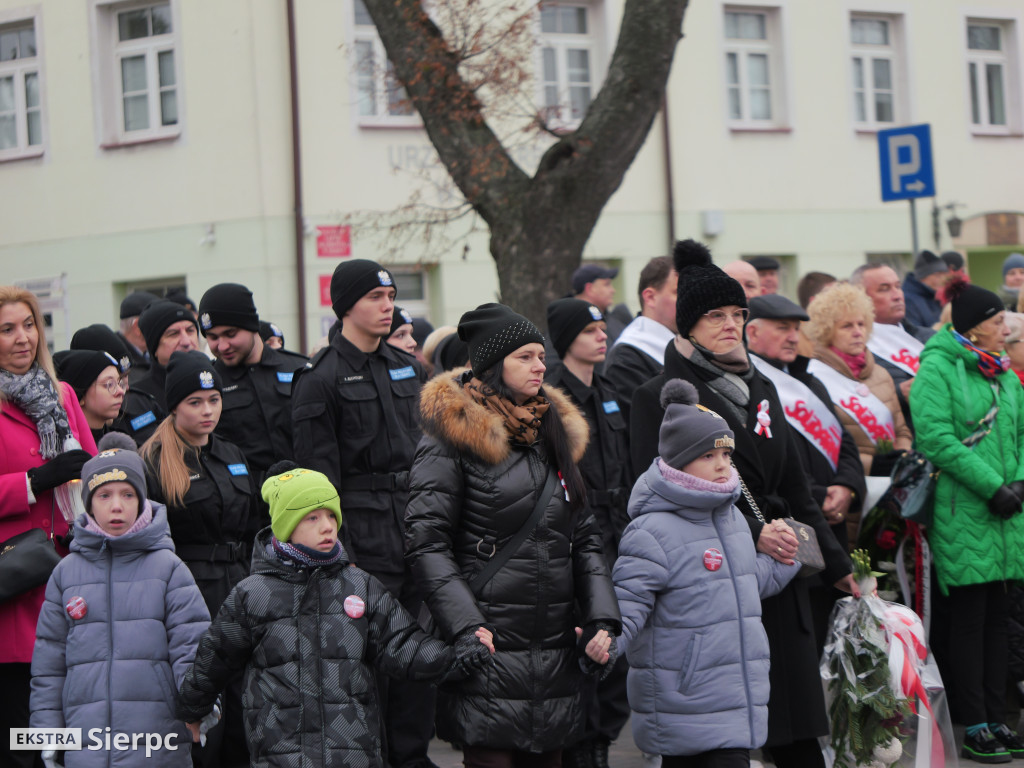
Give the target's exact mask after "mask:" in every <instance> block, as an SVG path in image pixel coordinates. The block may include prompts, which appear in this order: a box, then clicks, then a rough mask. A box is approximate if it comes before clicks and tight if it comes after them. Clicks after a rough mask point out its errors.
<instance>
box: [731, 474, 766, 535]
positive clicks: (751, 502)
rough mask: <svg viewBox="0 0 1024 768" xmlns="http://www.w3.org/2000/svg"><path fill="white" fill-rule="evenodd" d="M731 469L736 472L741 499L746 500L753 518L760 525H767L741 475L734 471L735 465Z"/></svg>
mask: <svg viewBox="0 0 1024 768" xmlns="http://www.w3.org/2000/svg"><path fill="white" fill-rule="evenodd" d="M730 463H732V462H730ZM732 468H733V469H735V470H736V477H738V478H739V479H740V488H741V489H742V490H743V498H744V499H746V500H747V504H749V505H750V509H751V510H752V511H753V513H754V517H756V518H757V521H758V522H759V523H761V525H768V522H767V521H766V520H765V519H764V515H762V514H761V508H760V507H759V506H757V502H756V501H754V496H753V494H751V493H750V489H749V488H747V484H746V483H745V482H743V475H741V474H740V471H739V470H738V469H736V465H735V464H733V465H732Z"/></svg>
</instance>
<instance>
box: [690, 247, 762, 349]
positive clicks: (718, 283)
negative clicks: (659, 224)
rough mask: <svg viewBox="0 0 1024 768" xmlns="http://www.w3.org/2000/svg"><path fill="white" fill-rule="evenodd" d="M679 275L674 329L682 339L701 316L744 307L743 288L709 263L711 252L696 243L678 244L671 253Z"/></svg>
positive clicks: (745, 303) (744, 296) (745, 302)
mask: <svg viewBox="0 0 1024 768" xmlns="http://www.w3.org/2000/svg"><path fill="white" fill-rule="evenodd" d="M672 263H673V265H674V266H675V268H676V272H677V273H679V290H678V292H677V294H676V328H677V329H678V331H679V335H680V336H683V337H684V338H685V337H687V336H689V335H690V329H691V328H693V326H695V325H696V324H697V321H698V320H700V316H701V315H703V314H704V313H705V312H710V311H711V310H713V309H719V308H721V307H728V306H733V305H735V306H737V307H746V306H747V295H746V294H745V293H744V292H743V286H741V285H740V284H739V283H738V282H736V281H735V280H733V279H732V278H731V277H729V276H728V275H727V274H725V272H723V271H722V270H721V269H720V268H719V267H716V266H715V265H714V264H713V263H712V262H711V251H709V250H708V248H707V246H706V245H704V244H703V243H698V242H697V241H696V240H680V241H679V242H677V243H676V246H675V248H674V249H673V250H672Z"/></svg>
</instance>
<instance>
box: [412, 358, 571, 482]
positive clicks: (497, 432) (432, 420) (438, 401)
mask: <svg viewBox="0 0 1024 768" xmlns="http://www.w3.org/2000/svg"><path fill="white" fill-rule="evenodd" d="M467 370H469V369H468V368H457V369H456V370H454V371H446V372H445V373H442V374H440V375H439V376H435V377H434V378H433V379H431V380H430V381H428V382H427V383H426V384H425V385H424V387H423V391H422V392H421V393H420V415H421V416H422V417H423V431H424V432H425V433H426V434H428V435H430V436H431V437H433V438H436V439H438V440H442V441H444V442H446V443H449V444H451V445H453V446H455V447H456V448H458V449H460V450H461V449H465V450H468V451H470V452H471V453H473V454H475V455H476V456H478V457H480V458H481V459H482V460H483V461H485V462H487V463H488V464H500V463H501V462H502V461H504V460H505V459H506V458H508V455H509V453H510V452H511V450H512V444H511V443H510V442H509V439H508V438H509V434H508V432H507V431H506V430H505V425H504V421H503V419H502V418H501V416H499V415H498V414H496V413H494V411H491V410H490V409H488V408H485V407H484V406H482V405H480V404H479V403H478V402H476V401H475V400H474V399H473V398H472V397H470V396H469V395H468V394H467V393H466V391H465V390H464V389H463V388H462V384H461V383H460V379H461V377H462V374H463V373H464V372H465V371H467ZM541 394H542V395H543V396H544V397H546V398H547V399H548V401H549V402H550V403H551V407H553V408H557V409H558V415H559V416H561V417H562V423H563V424H564V425H565V433H566V437H567V439H568V442H569V448H570V450H571V451H572V459H573V461H577V462H578V461H579V460H580V459H582V458H583V453H584V452H585V451H586V449H587V441H588V440H589V439H590V427H589V426H588V425H587V420H586V419H585V418H584V417H583V414H581V413H580V412H579V410H578V409H577V408H576V406H575V405H573V404H572V401H571V400H569V397H568V395H566V394H565V393H564V392H563V391H562V390H560V389H558V387H553V386H551V385H550V384H545V385H544V387H543V388H542V389H541Z"/></svg>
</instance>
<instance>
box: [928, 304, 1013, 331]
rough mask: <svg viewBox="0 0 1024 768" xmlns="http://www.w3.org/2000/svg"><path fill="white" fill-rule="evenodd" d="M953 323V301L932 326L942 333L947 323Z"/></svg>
mask: <svg viewBox="0 0 1024 768" xmlns="http://www.w3.org/2000/svg"><path fill="white" fill-rule="evenodd" d="M1006 314H1007V316H1009V314H1010V313H1009V312H1007V313H1006ZM951 322H953V302H952V301H950V302H947V304H946V306H944V307H943V308H942V311H941V312H939V319H938V321H937V322H936V323H935V325H933V326H932V328H933V329H935V330H936V331H941V330H942V326H944V325H945V324H946V323H951Z"/></svg>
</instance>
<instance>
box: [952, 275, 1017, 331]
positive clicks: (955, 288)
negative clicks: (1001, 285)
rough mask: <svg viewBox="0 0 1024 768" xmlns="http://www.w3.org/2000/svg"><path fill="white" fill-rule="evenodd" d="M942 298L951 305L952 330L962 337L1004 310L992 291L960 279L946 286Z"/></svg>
mask: <svg viewBox="0 0 1024 768" xmlns="http://www.w3.org/2000/svg"><path fill="white" fill-rule="evenodd" d="M944 298H945V300H946V301H949V302H950V303H951V304H952V305H953V318H952V319H953V328H955V329H956V331H957V333H960V334H963V335H966V334H967V332H968V331H969V330H971V328H973V327H974V326H976V325H979V324H981V323H983V322H985V321H986V320H988V319H989V318H990V317H995V316H996V315H998V314H999V313H1000V312H1002V311H1003V310H1004V309H1006V307H1005V306H1004V305H1003V302H1002V301H1001V300H1000V298H999V297H998V296H996V294H994V293H992V291H989V290H986V289H985V288H982V287H981V286H980V285H974V284H973V283H968V282H967V281H966V280H963V279H962V278H955V279H954V280H953V282H951V283H950V284H949V285H947V286H946V290H945V295H944Z"/></svg>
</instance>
